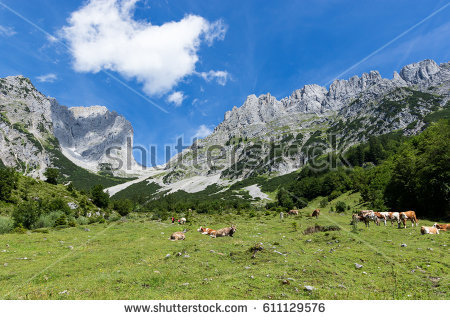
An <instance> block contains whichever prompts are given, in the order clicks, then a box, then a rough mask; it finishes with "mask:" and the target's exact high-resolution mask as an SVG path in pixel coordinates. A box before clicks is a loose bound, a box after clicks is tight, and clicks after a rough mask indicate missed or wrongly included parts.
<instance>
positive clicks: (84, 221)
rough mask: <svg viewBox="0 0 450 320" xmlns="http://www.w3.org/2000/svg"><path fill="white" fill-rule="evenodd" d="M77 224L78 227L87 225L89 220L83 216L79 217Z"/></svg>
mask: <svg viewBox="0 0 450 320" xmlns="http://www.w3.org/2000/svg"><path fill="white" fill-rule="evenodd" d="M77 224H79V225H80V226H84V225H87V224H89V219H88V218H86V217H83V216H80V217H78V218H77Z"/></svg>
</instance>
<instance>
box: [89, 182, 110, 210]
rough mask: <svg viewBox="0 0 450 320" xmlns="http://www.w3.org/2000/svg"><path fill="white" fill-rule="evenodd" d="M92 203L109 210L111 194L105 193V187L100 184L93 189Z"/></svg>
mask: <svg viewBox="0 0 450 320" xmlns="http://www.w3.org/2000/svg"><path fill="white" fill-rule="evenodd" d="M91 197H92V202H93V203H94V204H95V205H96V206H97V207H99V208H107V207H108V205H109V194H107V193H106V192H104V191H103V186H102V185H101V184H98V185H96V186H94V187H92V189H91Z"/></svg>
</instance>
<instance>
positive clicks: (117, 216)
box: [108, 212, 121, 221]
mask: <svg viewBox="0 0 450 320" xmlns="http://www.w3.org/2000/svg"><path fill="white" fill-rule="evenodd" d="M120 218H121V216H120V214H118V213H115V212H113V213H111V214H110V215H109V218H108V220H109V221H118V220H120Z"/></svg>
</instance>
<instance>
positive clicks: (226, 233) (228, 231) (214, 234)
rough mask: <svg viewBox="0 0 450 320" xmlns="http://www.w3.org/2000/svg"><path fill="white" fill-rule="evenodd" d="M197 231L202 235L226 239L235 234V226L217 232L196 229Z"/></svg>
mask: <svg viewBox="0 0 450 320" xmlns="http://www.w3.org/2000/svg"><path fill="white" fill-rule="evenodd" d="M197 231H198V232H201V233H202V234H209V235H210V236H211V237H213V238H217V237H226V236H230V237H232V236H233V234H234V233H235V232H236V226H233V225H232V226H231V227H228V228H223V229H219V230H214V229H210V228H203V227H200V228H198V229H197Z"/></svg>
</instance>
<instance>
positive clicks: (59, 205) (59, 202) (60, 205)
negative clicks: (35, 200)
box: [44, 198, 72, 215]
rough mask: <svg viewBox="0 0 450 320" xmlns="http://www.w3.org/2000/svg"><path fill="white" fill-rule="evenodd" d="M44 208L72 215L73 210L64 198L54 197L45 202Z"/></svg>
mask: <svg viewBox="0 0 450 320" xmlns="http://www.w3.org/2000/svg"><path fill="white" fill-rule="evenodd" d="M44 208H45V210H46V211H48V212H54V211H62V212H63V213H65V214H66V215H70V214H71V213H72V211H71V210H70V208H69V205H68V204H67V203H66V201H65V200H64V199H62V198H55V199H52V200H50V201H48V202H46V203H45V204H44Z"/></svg>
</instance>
